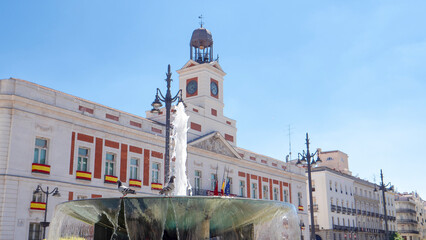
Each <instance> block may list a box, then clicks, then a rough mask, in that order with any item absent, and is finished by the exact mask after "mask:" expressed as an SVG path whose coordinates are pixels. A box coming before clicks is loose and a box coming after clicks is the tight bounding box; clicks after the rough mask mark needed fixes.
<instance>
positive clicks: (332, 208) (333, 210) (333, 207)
mask: <svg viewBox="0 0 426 240" xmlns="http://www.w3.org/2000/svg"><path fill="white" fill-rule="evenodd" d="M331 211H332V212H335V211H336V205H333V204H331Z"/></svg>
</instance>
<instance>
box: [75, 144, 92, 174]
mask: <svg viewBox="0 0 426 240" xmlns="http://www.w3.org/2000/svg"><path fill="white" fill-rule="evenodd" d="M88 162H89V149H87V148H82V147H79V148H78V159H77V171H85V172H87V171H88V167H87V166H88Z"/></svg>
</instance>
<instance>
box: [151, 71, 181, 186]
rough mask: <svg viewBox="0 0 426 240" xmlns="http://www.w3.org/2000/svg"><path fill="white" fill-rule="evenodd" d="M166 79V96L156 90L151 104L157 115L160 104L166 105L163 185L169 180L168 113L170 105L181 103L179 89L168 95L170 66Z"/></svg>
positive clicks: (170, 74)
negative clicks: (174, 93)
mask: <svg viewBox="0 0 426 240" xmlns="http://www.w3.org/2000/svg"><path fill="white" fill-rule="evenodd" d="M166 76H167V78H166V79H165V80H166V82H167V92H166V96H164V95H163V94H162V93H161V91H160V89H159V88H157V93H156V94H155V100H154V102H152V104H151V106H152V110H151V112H152V113H159V112H160V108H161V107H162V106H163V104H161V102H164V103H165V104H166V146H165V148H166V149H165V158H164V184H167V182H168V179H169V173H170V111H171V108H172V103H173V102H175V101H178V102H182V103H183V99H182V90H181V89H180V90H179V91H178V92H177V94H176V95H175V96H174V97H172V94H171V93H170V83H171V82H172V79H171V78H170V77H171V76H172V73H171V72H170V64H169V66H168V68H167V73H166Z"/></svg>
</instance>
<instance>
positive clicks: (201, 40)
mask: <svg viewBox="0 0 426 240" xmlns="http://www.w3.org/2000/svg"><path fill="white" fill-rule="evenodd" d="M191 46H192V47H196V48H200V47H201V46H202V47H204V48H206V47H211V46H213V37H212V34H211V32H210V31H209V30H207V29H205V28H198V29H195V30H194V32H192V37H191Z"/></svg>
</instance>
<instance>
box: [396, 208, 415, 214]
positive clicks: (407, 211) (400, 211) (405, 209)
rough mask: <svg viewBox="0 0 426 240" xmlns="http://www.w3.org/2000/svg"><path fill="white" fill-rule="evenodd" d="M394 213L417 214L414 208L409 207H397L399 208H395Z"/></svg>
mask: <svg viewBox="0 0 426 240" xmlns="http://www.w3.org/2000/svg"><path fill="white" fill-rule="evenodd" d="M396 213H413V214H417V212H416V210H414V209H410V208H399V209H396Z"/></svg>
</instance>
